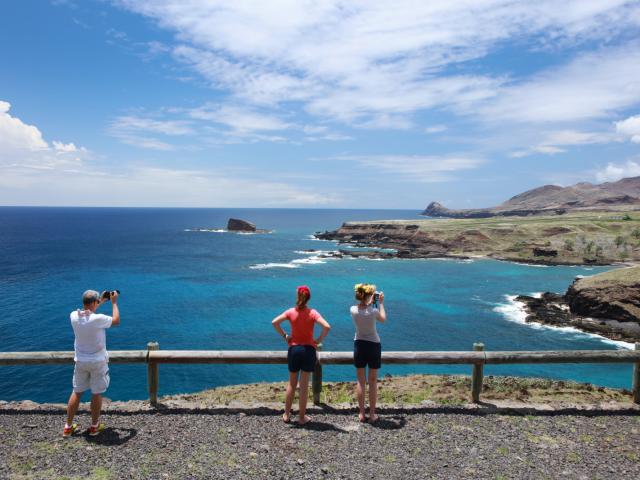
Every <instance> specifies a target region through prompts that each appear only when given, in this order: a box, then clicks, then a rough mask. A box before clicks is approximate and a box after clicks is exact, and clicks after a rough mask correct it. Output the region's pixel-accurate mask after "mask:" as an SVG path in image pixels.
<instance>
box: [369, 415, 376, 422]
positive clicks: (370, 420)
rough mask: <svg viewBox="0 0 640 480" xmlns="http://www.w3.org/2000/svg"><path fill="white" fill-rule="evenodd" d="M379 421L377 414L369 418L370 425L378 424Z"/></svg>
mask: <svg viewBox="0 0 640 480" xmlns="http://www.w3.org/2000/svg"><path fill="white" fill-rule="evenodd" d="M377 421H378V415H376V414H375V413H372V414H371V416H369V423H376V422H377Z"/></svg>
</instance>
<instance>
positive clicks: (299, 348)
mask: <svg viewBox="0 0 640 480" xmlns="http://www.w3.org/2000/svg"><path fill="white" fill-rule="evenodd" d="M287 363H288V364H289V371H290V372H291V373H295V372H299V371H300V370H302V371H303V372H313V370H314V369H315V368H316V349H315V348H314V347H313V346H312V345H293V346H291V347H289V351H288V352H287Z"/></svg>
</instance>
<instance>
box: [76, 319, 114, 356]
mask: <svg viewBox="0 0 640 480" xmlns="http://www.w3.org/2000/svg"><path fill="white" fill-rule="evenodd" d="M70 318H71V326H72V327H73V333H75V335H76V341H75V344H74V348H75V358H74V360H75V361H76V362H101V361H109V354H108V353H107V336H106V334H105V329H106V328H109V327H111V323H112V322H113V319H112V318H111V317H110V316H108V315H102V314H100V313H93V312H92V311H91V310H76V311H74V312H71V315H70Z"/></svg>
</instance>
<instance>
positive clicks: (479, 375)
mask: <svg viewBox="0 0 640 480" xmlns="http://www.w3.org/2000/svg"><path fill="white" fill-rule="evenodd" d="M473 350H474V351H476V352H482V351H484V343H474V344H473ZM483 377H484V365H483V364H481V363H474V364H473V376H472V377H471V401H472V402H473V403H480V392H481V391H482V379H483Z"/></svg>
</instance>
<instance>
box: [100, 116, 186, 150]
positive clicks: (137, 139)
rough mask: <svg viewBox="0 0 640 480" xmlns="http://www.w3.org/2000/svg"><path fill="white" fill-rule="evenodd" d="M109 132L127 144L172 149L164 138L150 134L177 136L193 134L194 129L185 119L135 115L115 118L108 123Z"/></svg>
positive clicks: (155, 148)
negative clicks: (162, 118) (161, 118)
mask: <svg viewBox="0 0 640 480" xmlns="http://www.w3.org/2000/svg"><path fill="white" fill-rule="evenodd" d="M108 131H109V133H110V134H111V135H112V136H114V137H116V138H117V139H119V140H120V141H121V142H123V143H126V144H127V145H132V146H135V147H139V148H145V149H150V150H164V151H166V150H174V149H175V148H176V147H175V145H173V144H172V143H169V142H168V141H166V140H163V139H159V138H157V137H156V136H151V135H163V136H172V137H176V136H177V137H179V136H184V135H194V134H195V130H194V129H193V128H192V126H191V124H190V123H189V122H187V121H185V120H157V119H154V118H148V117H138V116H135V115H124V116H120V117H117V118H115V119H114V120H113V121H112V122H111V123H110V125H109V129H108Z"/></svg>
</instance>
